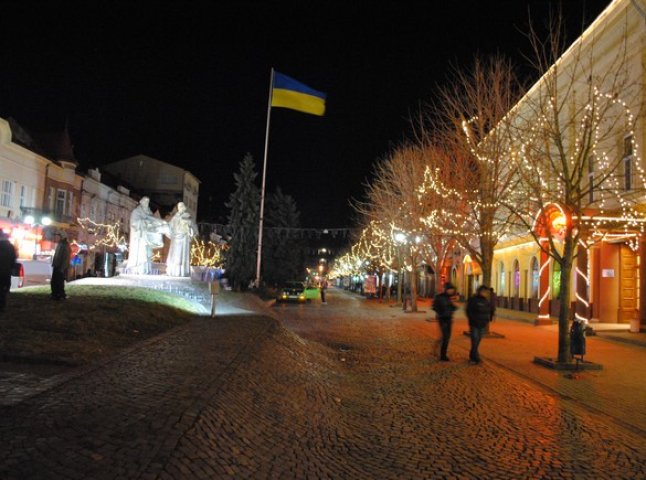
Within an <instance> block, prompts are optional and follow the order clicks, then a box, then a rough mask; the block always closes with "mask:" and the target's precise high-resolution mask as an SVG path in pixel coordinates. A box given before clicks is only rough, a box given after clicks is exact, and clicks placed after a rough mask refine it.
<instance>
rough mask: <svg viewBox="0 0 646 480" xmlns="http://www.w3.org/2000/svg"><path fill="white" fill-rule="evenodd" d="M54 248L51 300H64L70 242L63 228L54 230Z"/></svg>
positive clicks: (65, 296)
mask: <svg viewBox="0 0 646 480" xmlns="http://www.w3.org/2000/svg"><path fill="white" fill-rule="evenodd" d="M54 239H55V241H56V242H57V243H56V250H54V257H53V258H52V281H51V283H50V285H51V289H52V300H64V299H66V298H67V295H65V274H66V273H67V267H68V266H69V264H70V244H69V242H68V241H67V235H66V234H65V232H64V231H63V230H60V231H58V232H56V234H55V236H54Z"/></svg>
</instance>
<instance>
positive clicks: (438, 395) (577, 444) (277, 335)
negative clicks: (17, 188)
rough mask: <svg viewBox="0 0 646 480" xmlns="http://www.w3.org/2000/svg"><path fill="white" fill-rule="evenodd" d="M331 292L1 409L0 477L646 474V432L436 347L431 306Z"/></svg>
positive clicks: (158, 347) (174, 338)
mask: <svg viewBox="0 0 646 480" xmlns="http://www.w3.org/2000/svg"><path fill="white" fill-rule="evenodd" d="M328 302H329V303H328V305H321V304H320V303H319V302H313V303H311V304H307V305H281V306H279V307H277V308H275V309H274V312H275V313H276V315H277V316H278V317H279V318H281V319H282V320H283V324H284V325H285V326H286V327H287V328H283V327H282V326H281V324H280V323H278V322H276V321H275V320H273V319H272V318H270V317H267V316H259V315H228V316H222V317H219V318H216V319H214V320H211V319H207V318H202V319H196V320H195V321H194V322H192V323H191V324H189V325H188V326H186V327H184V328H181V329H178V330H175V331H172V332H170V333H169V334H166V335H163V336H161V337H158V338H157V339H155V341H151V342H150V343H148V344H146V345H142V346H141V347H140V348H135V349H133V350H131V351H128V352H127V353H125V354H124V355H121V356H119V357H118V358H115V359H113V360H112V361H110V362H107V363H105V364H104V365H102V366H101V367H100V368H97V369H94V370H93V371H92V372H91V373H90V374H87V375H80V376H77V377H75V378H73V379H71V380H69V381H68V382H65V383H63V384H60V385H58V386H56V387H54V388H51V389H50V390H47V391H45V392H43V393H41V394H39V395H37V396H34V397H31V398H28V399H27V400H25V401H23V402H21V403H20V404H17V405H13V406H5V407H2V408H0V478H3V479H5V478H6V479H13V478H16V479H23V478H39V479H40V478H45V479H47V478H66V479H67V478H70V479H75V478H79V479H81V478H82V479H87V478H97V479H104V478H105V479H117V478H124V479H126V478H127V479H131V478H142V479H148V478H151V479H152V478H159V479H170V478H232V479H234V478H235V479H237V478H280V479H286V478H295V479H301V478H340V479H348V478H356V479H366V478H375V479H389V478H393V479H395V478H397V479H402V478H403V479H406V478H410V479H415V478H429V479H436V478H437V479H441V478H446V479H450V478H461V479H462V478H464V479H483V478H500V479H520V478H531V479H534V478H554V479H557V478H558V479H560V478H566V479H569V478H572V479H575V478H595V479H615V478H631V479H632V478H644V477H645V476H646V466H645V461H646V439H645V438H644V436H642V435H640V434H638V433H636V432H634V431H631V430H629V429H625V428H623V427H622V426H621V425H617V424H616V423H613V422H609V421H608V419H607V418H606V417H603V416H598V415H596V414H594V413H591V412H590V411H589V410H587V409H585V408H582V407H580V406H579V405H578V404H577V403H576V402H571V401H567V400H564V399H562V398H561V397H558V396H556V395H553V394H551V393H550V392H549V391H546V390H545V389H542V388H540V387H538V386H536V385H535V384H533V383H531V382H528V381H526V380H524V379H522V378H519V377H518V376H517V375H515V374H513V373H511V372H509V371H508V370H506V369H501V368H500V367H498V366H497V365H495V364H492V363H490V362H485V363H484V364H483V365H479V366H469V365H468V364H467V362H466V351H464V350H463V349H461V348H460V347H459V346H458V345H455V346H452V348H451V353H452V357H453V358H452V360H453V361H452V362H450V363H438V362H436V360H435V355H434V353H433V351H434V348H435V347H434V338H435V336H436V333H437V332H436V327H435V326H434V325H432V324H430V323H428V322H425V321H424V320H423V318H422V316H417V317H415V316H413V315H411V316H408V317H407V316H405V315H401V314H399V313H398V312H397V313H396V312H395V311H394V310H392V311H389V310H388V309H387V308H386V309H384V308H380V309H377V308H366V307H365V304H364V303H361V300H360V299H357V298H355V297H352V296H351V295H348V294H346V293H344V292H338V291H335V290H334V289H331V290H330V292H329V299H328ZM429 327H431V328H429ZM433 327H435V328H433Z"/></svg>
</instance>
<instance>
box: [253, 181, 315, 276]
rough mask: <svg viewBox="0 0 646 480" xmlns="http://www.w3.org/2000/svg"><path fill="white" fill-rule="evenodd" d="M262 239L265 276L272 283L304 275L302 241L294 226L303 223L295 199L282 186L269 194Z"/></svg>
mask: <svg viewBox="0 0 646 480" xmlns="http://www.w3.org/2000/svg"><path fill="white" fill-rule="evenodd" d="M265 212H266V215H265V218H266V222H265V226H266V227H267V229H266V230H265V233H264V234H265V238H266V241H265V242H263V243H264V246H263V262H262V263H263V265H262V272H263V273H262V277H263V280H264V281H265V282H266V283H267V284H270V285H273V284H281V283H283V282H285V281H286V280H299V279H301V278H302V277H304V268H305V267H304V261H303V245H302V240H301V239H300V238H299V237H298V232H297V231H296V230H295V229H297V228H298V227H300V212H299V211H298V207H297V205H296V201H295V200H294V199H293V198H292V197H291V196H290V195H285V194H284V193H283V192H282V191H281V189H280V188H277V189H276V192H274V193H272V194H271V195H269V196H268V198H267V208H266V210H265Z"/></svg>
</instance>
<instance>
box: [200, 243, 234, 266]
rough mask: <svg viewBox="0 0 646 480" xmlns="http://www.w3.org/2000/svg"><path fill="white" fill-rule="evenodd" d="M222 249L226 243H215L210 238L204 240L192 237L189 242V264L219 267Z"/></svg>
mask: <svg viewBox="0 0 646 480" xmlns="http://www.w3.org/2000/svg"><path fill="white" fill-rule="evenodd" d="M224 250H226V244H219V243H215V242H213V241H211V240H209V241H208V242H205V241H204V240H201V239H197V240H195V239H194V240H193V241H192V242H191V265H199V266H202V267H221V266H222V263H223V252H224Z"/></svg>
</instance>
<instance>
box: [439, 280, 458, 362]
mask: <svg viewBox="0 0 646 480" xmlns="http://www.w3.org/2000/svg"><path fill="white" fill-rule="evenodd" d="M456 302H457V295H456V291H455V287H454V286H453V284H451V283H445V284H444V292H442V293H438V294H437V295H435V298H434V299H433V310H434V311H435V317H436V318H437V321H438V323H439V325H440V333H441V334H442V341H441V345H440V362H448V361H449V357H447V356H446V352H447V350H448V348H449V340H450V339H451V328H452V326H453V312H455V311H456V310H457V309H458V306H457V304H456Z"/></svg>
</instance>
